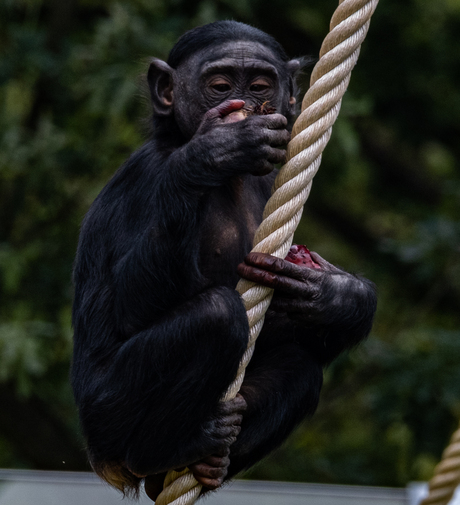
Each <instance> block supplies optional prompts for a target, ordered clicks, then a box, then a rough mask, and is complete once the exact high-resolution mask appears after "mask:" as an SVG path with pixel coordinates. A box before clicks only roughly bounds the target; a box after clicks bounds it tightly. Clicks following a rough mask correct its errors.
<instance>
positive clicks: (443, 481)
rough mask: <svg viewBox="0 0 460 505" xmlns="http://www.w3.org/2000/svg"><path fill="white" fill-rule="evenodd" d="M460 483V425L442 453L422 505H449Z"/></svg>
mask: <svg viewBox="0 0 460 505" xmlns="http://www.w3.org/2000/svg"><path fill="white" fill-rule="evenodd" d="M459 484H460V427H459V428H458V429H457V431H456V432H455V433H454V434H453V435H452V438H451V439H450V444H449V445H448V446H447V447H446V449H445V450H444V452H443V453H442V458H441V462H440V463H439V464H438V465H436V468H435V469H434V476H433V478H432V479H431V480H430V483H429V492H428V496H427V497H426V498H425V499H424V500H422V501H421V502H420V505H447V504H448V503H449V502H450V500H451V498H452V496H453V494H454V492H455V489H456V487H457V486H458V485H459Z"/></svg>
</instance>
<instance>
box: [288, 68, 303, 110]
mask: <svg viewBox="0 0 460 505" xmlns="http://www.w3.org/2000/svg"><path fill="white" fill-rule="evenodd" d="M287 69H288V72H289V94H290V98H289V107H290V110H291V114H295V111H296V106H295V104H296V101H297V91H298V90H297V83H296V78H297V73H298V71H299V70H300V61H299V60H291V61H288V63H287Z"/></svg>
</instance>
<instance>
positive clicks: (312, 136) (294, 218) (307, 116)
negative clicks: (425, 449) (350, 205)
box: [156, 0, 378, 505]
mask: <svg viewBox="0 0 460 505" xmlns="http://www.w3.org/2000/svg"><path fill="white" fill-rule="evenodd" d="M377 3H378V0H340V5H339V7H338V8H337V10H336V11H335V13H334V15H333V16H332V20H331V24H330V32H329V34H328V35H327V36H326V38H325V40H324V42H323V45H322V47H321V51H320V59H319V61H318V63H317V64H316V66H315V68H314V69H313V73H312V75H311V79H310V89H309V90H308V92H307V94H306V95H305V97H304V99H303V102H302V113H301V115H300V116H299V118H298V119H297V121H296V123H295V124H294V128H293V131H292V140H291V142H290V143H289V145H288V150H287V162H286V164H285V165H284V166H283V168H282V169H281V171H280V173H279V174H278V177H277V178H276V181H275V184H274V187H273V194H272V196H271V198H270V200H269V201H268V202H267V205H266V207H265V210H264V215H263V222H262V224H261V225H260V227H259V228H258V230H257V231H256V234H255V237H254V248H253V251H254V252H263V253H268V254H272V255H273V256H277V257H279V258H284V257H285V256H286V254H287V253H288V251H289V248H290V247H291V244H292V239H293V236H294V231H295V230H296V228H297V225H298V223H299V221H300V218H301V216H302V211H303V206H304V204H305V202H306V200H307V198H308V195H309V193H310V189H311V184H312V179H313V176H314V175H315V173H316V171H317V170H318V167H319V165H320V163H321V156H322V152H323V150H324V148H325V147H326V144H327V143H328V141H329V138H330V136H331V132H332V125H333V124H334V122H335V120H336V119H337V116H338V114H339V110H340V105H341V102H342V97H343V95H344V93H345V91H346V89H347V87H348V83H349V81H350V75H351V71H352V69H353V67H354V66H355V64H356V61H357V60H358V56H359V51H360V47H361V43H362V42H363V40H364V38H365V37H366V34H367V30H368V28H369V23H370V18H371V16H372V14H373V13H374V10H375V8H376V7H377ZM236 289H237V291H238V292H239V293H240V294H241V296H242V298H243V301H244V304H245V307H246V311H247V315H248V320H249V342H248V348H247V350H246V352H245V353H244V355H243V358H242V360H241V362H240V367H239V369H238V373H237V377H236V379H235V381H234V382H233V383H232V384H231V385H230V387H229V388H228V390H227V393H226V394H225V396H224V398H223V399H222V401H228V400H231V399H233V398H235V396H236V394H237V393H238V391H239V389H240V386H241V384H242V382H243V379H244V373H245V369H246V366H247V365H248V363H249V361H250V359H251V357H252V354H253V352H254V344H255V341H256V339H257V337H258V335H259V333H260V330H261V329H262V325H263V322H264V318H265V312H266V310H267V308H268V306H269V304H270V301H271V298H272V295H273V291H272V290H271V289H269V288H266V287H263V286H259V285H256V284H254V283H252V282H249V281H247V280H244V279H242V280H240V282H239V283H238V285H237V287H236ZM200 491H201V485H200V484H199V483H198V482H197V481H196V480H195V479H194V477H193V475H192V474H191V472H190V471H189V470H188V469H186V470H184V471H183V472H174V471H170V472H168V475H167V477H166V479H165V483H164V489H163V491H162V493H161V494H160V495H159V496H158V498H157V501H156V505H166V504H173V505H191V504H193V503H194V502H195V500H196V499H197V498H198V496H199V494H200Z"/></svg>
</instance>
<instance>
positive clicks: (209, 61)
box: [193, 40, 285, 72]
mask: <svg viewBox="0 0 460 505" xmlns="http://www.w3.org/2000/svg"><path fill="white" fill-rule="evenodd" d="M193 60H194V63H195V65H197V66H198V68H199V70H200V71H201V72H205V71H207V70H208V69H210V68H211V67H218V66H220V65H221V66H262V67H263V66H267V67H274V68H279V66H280V65H283V66H284V64H285V63H284V62H283V61H281V60H280V59H279V57H278V56H276V55H275V54H274V53H273V51H272V50H271V49H269V48H268V47H266V46H264V45H263V44H261V43H259V42H250V41H245V40H235V41H229V42H225V43H223V44H220V45H213V46H212V47H208V48H205V49H202V50H201V51H198V52H197V53H196V54H195V55H194V57H193Z"/></svg>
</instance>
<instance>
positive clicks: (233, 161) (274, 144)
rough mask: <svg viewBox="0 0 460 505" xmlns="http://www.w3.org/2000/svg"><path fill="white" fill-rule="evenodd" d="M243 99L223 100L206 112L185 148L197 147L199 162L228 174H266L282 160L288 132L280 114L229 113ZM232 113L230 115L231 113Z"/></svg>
mask: <svg viewBox="0 0 460 505" xmlns="http://www.w3.org/2000/svg"><path fill="white" fill-rule="evenodd" d="M244 103H245V102H244V101H243V100H227V101H225V102H223V103H221V104H220V105H218V106H217V107H214V108H212V109H210V110H208V111H207V112H206V114H205V115H204V116H203V119H202V121H201V124H200V126H199V128H198V130H197V132H196V134H195V136H194V137H193V139H192V141H191V143H190V146H189V149H190V148H192V149H196V148H201V149H200V150H202V151H203V154H202V156H200V162H201V163H202V164H203V165H204V166H206V164H207V163H208V164H209V166H210V168H212V169H213V171H215V170H220V171H221V173H223V174H228V175H230V176H234V175H240V174H242V173H248V172H249V173H252V174H253V175H266V174H268V173H270V172H271V171H272V170H273V168H274V164H276V163H283V162H284V160H285V157H286V149H285V147H286V145H287V143H288V142H289V140H290V138H291V135H290V133H289V132H288V130H287V129H286V126H287V119H286V118H285V117H284V116H283V115H282V114H268V115H263V116H261V115H253V116H249V117H247V118H244V116H241V117H240V116H238V117H237V116H233V115H232V113H233V114H234V113H235V112H237V111H239V110H240V109H241V108H242V107H243V105H244ZM231 115H232V116H231Z"/></svg>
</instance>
